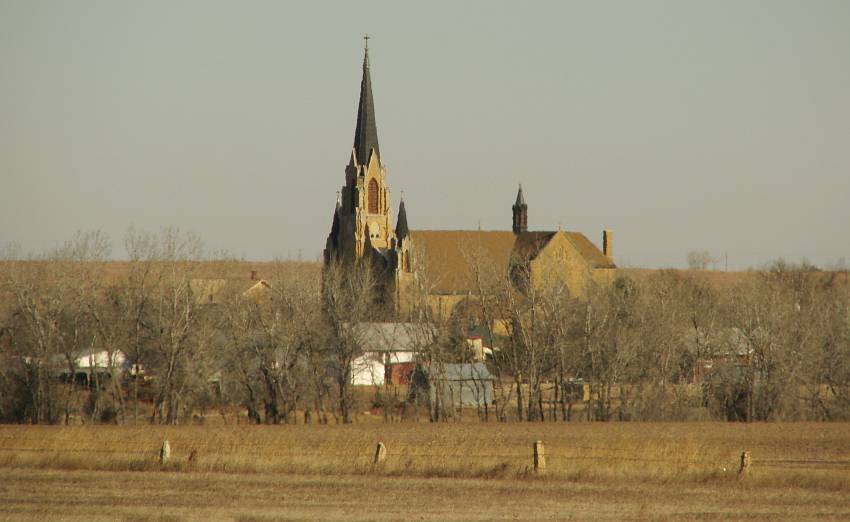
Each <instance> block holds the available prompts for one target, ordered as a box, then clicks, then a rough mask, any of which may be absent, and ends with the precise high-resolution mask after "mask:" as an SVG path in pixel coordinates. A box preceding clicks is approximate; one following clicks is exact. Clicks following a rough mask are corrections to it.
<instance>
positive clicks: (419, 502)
mask: <svg viewBox="0 0 850 522" xmlns="http://www.w3.org/2000/svg"><path fill="white" fill-rule="evenodd" d="M164 439H168V440H169V441H170V444H171V448H172V460H171V462H170V463H168V464H167V465H165V466H160V464H159V463H158V462H157V453H158V450H159V447H160V445H161V443H162V441H163V440H164ZM535 440H542V441H543V442H544V445H545V454H546V464H547V466H546V471H545V474H542V475H541V474H534V473H533V472H532V471H531V467H532V443H533V442H534V441H535ZM378 441H382V442H384V443H385V444H386V447H387V459H386V461H385V462H384V464H383V465H382V466H379V467H378V468H373V466H372V457H373V455H374V451H375V446H376V443H377V442H378ZM192 450H195V451H196V452H197V454H198V458H197V461H196V462H194V463H191V464H190V463H189V462H188V457H189V454H190V453H191V452H192ZM742 450H747V451H749V452H750V453H751V456H752V465H751V468H750V472H749V474H748V475H747V476H746V477H744V478H739V477H738V476H737V471H738V463H739V459H740V454H741V451H742ZM0 477H2V478H0V506H2V510H1V511H0V518H2V519H9V520H11V519H31V518H46V519H55V518H64V519H87V520H91V519H104V520H114V519H132V520H177V519H207V520H217V519H224V520H227V519H230V520H273V519H275V520H276V519H292V520H315V519H324V520H348V519H352V520H397V519H399V518H410V517H415V519H417V520H494V519H511V520H517V519H518V520H553V519H566V518H574V519H595V520H599V519H606V520H623V519H632V520H638V519H640V520H644V519H681V520H730V519H744V518H746V519H748V520H780V519H797V520H799V519H815V518H817V519H819V520H832V519H834V520H841V519H845V520H846V519H848V518H850V425H848V424H841V423H830V424H826V423H824V424H809V423H795V424H780V423H776V424H725V423H675V424H673V423H671V424H654V423H610V424H607V423H570V424H556V423H538V424H528V423H510V424H497V423H491V424H451V423H446V424H430V423H404V424H383V423H371V424H370V423H359V424H354V425H347V426H341V425H330V426H303V425H299V426H250V425H239V426H216V427H212V426H179V427H164V426H136V427H134V426H95V427H87V426H75V427H55V426H3V427H0Z"/></svg>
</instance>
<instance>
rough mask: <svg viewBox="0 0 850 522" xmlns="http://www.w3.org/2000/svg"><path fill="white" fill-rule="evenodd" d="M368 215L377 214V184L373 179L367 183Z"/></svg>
mask: <svg viewBox="0 0 850 522" xmlns="http://www.w3.org/2000/svg"><path fill="white" fill-rule="evenodd" d="M368 197H369V213H370V214H377V213H378V182H377V181H375V179H374V178H372V180H371V181H370V182H369V194H368Z"/></svg>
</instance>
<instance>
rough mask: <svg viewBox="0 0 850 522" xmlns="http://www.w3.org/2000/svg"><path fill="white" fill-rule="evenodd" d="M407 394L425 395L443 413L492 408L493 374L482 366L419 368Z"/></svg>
mask: <svg viewBox="0 0 850 522" xmlns="http://www.w3.org/2000/svg"><path fill="white" fill-rule="evenodd" d="M412 381H413V382H412V384H411V389H410V394H411V396H412V397H414V398H415V397H416V396H422V395H425V392H426V391H427V394H428V395H427V396H428V399H429V400H430V401H431V404H438V403H441V404H442V405H443V407H444V408H446V409H449V408H451V409H456V408H460V407H462V406H484V405H488V404H493V402H494V400H495V393H494V388H493V381H494V379H493V374H491V373H490V370H488V369H487V365H485V364H484V363H481V362H478V363H471V364H469V363H463V364H446V363H432V364H430V365H420V366H417V367H416V370H415V371H414V373H413V378H412Z"/></svg>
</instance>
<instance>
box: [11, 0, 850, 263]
mask: <svg viewBox="0 0 850 522" xmlns="http://www.w3.org/2000/svg"><path fill="white" fill-rule="evenodd" d="M521 4H522V2H505V3H500V2H481V3H463V2H448V3H443V4H438V3H433V2H415V3H414V2H386V3H383V2H367V1H358V2H339V3H329V4H321V3H319V2H297V3H296V2H277V1H274V2H272V1H269V2H260V1H251V2H235V1H232V2H213V1H187V2H175V1H170V0H169V1H150V0H149V1H144V2H122V1H112V0H109V1H82V0H81V1H74V2H64V1H55V2H40V1H34V0H20V1H9V0H0V180H2V184H0V244H3V243H8V242H17V243H18V244H20V246H21V247H22V248H23V249H24V250H25V251H38V250H43V249H46V248H49V247H52V246H54V245H55V244H56V242H57V241H61V240H64V239H68V238H70V237H72V236H73V234H74V233H75V231H77V230H90V229H101V230H103V231H104V232H106V233H107V234H108V235H109V236H110V237H111V238H112V240H113V243H114V244H115V248H114V254H115V256H116V257H121V256H123V255H124V252H123V247H122V246H121V245H122V242H123V236H124V234H125V232H126V230H127V228H128V227H129V226H130V225H131V224H134V225H135V226H136V227H138V228H143V229H151V230H156V229H158V228H160V227H162V226H167V225H173V226H179V227H180V228H181V229H183V230H191V231H194V232H197V233H198V234H200V235H201V236H202V237H203V238H204V240H205V242H206V243H207V245H208V247H209V248H210V249H225V250H227V251H229V252H231V253H232V254H234V255H236V256H244V257H245V258H247V259H256V260H264V259H271V258H275V257H296V256H297V255H298V253H299V252H300V253H301V255H302V256H303V257H304V258H306V259H312V258H316V257H317V256H318V255H319V254H320V252H321V249H322V248H323V247H324V242H325V238H326V236H327V233H328V231H329V229H330V224H331V214H332V209H333V204H334V200H335V192H336V190H337V189H338V187H339V186H340V185H342V183H343V180H344V172H343V171H344V167H345V164H346V162H347V161H348V158H349V153H350V150H351V146H352V141H353V136H354V125H355V116H356V112H357V97H358V90H359V82H360V65H361V60H362V44H363V41H362V39H361V38H362V35H363V33H365V32H368V33H369V34H370V35H371V36H373V39H372V40H370V57H371V63H372V80H373V89H374V95H375V104H376V113H377V120H378V135H379V139H380V143H381V152H382V154H383V156H382V159H383V160H384V162H385V163H386V165H387V169H388V173H389V182H390V187H391V190H392V193H393V206H394V207H396V206H397V205H398V196H399V194H400V192H401V191H402V190H403V191H404V194H405V200H406V202H407V210H408V216H409V220H410V226H411V228H427V229H442V228H449V229H450V228H454V229H465V228H477V227H478V225H479V223H480V224H481V225H482V226H483V227H484V228H485V229H509V227H510V215H511V210H510V206H511V204H512V202H513V199H514V196H515V194H516V185H517V183H518V182H522V183H523V187H524V190H525V195H526V200H527V202H528V204H529V225H530V228H532V229H555V228H557V227H558V226H559V225H561V226H562V227H563V228H564V229H568V230H576V231H580V232H583V233H585V234H586V235H587V236H588V237H589V238H590V239H592V240H593V241H594V242H596V243H597V244H599V243H600V242H601V230H602V229H603V228H605V227H608V228H611V229H613V230H614V231H615V243H614V248H615V257H616V260H617V261H618V262H619V263H620V264H624V265H630V266H650V267H661V266H684V264H685V256H686V254H687V252H688V251H690V250H694V249H703V248H704V249H708V250H710V251H711V252H712V253H714V254H715V255H717V256H723V253H724V252H727V253H728V256H729V266H730V268H746V267H748V266H751V265H756V264H760V263H764V262H766V261H769V260H771V259H774V258H776V257H780V256H783V257H785V258H786V259H789V260H799V259H801V258H803V257H806V258H808V259H809V260H811V261H813V262H815V263H818V264H824V265H829V264H834V263H835V262H836V261H837V260H838V259H839V258H840V257H841V256H846V257H847V258H848V259H850V235H848V232H847V226H848V225H849V224H850V201H848V200H850V2H847V1H835V2H828V1H810V2H804V1H798V2H780V1H769V2H744V1H731V2H702V3H696V2H690V1H670V2H649V1H642V2H632V1H625V2H553V3H542V2H541V3H534V4H533V5H531V6H524V5H521Z"/></svg>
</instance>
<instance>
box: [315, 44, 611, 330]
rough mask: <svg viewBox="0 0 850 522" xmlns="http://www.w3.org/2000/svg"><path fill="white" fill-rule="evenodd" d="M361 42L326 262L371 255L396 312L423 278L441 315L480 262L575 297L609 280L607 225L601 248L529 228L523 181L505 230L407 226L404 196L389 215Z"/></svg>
mask: <svg viewBox="0 0 850 522" xmlns="http://www.w3.org/2000/svg"><path fill="white" fill-rule="evenodd" d="M367 38H368V37H367ZM366 42H367V45H366V48H365V51H364V56H363V77H362V79H361V81H360V102H359V105H358V108H357V123H356V126H355V131H354V146H353V147H352V149H351V156H350V158H349V161H348V165H347V166H346V168H345V184H344V185H343V186H342V189H341V190H340V191H339V192H338V193H337V201H336V207H335V209H334V214H333V224H332V225H331V231H330V234H329V235H328V238H327V242H326V246H325V251H324V263H325V265H326V266H327V265H328V264H330V263H352V262H354V261H357V260H366V261H368V262H370V263H372V264H373V265H374V266H376V267H377V268H378V269H379V270H378V271H379V273H380V274H381V278H382V281H381V287H382V289H383V292H384V294H385V296H386V298H387V299H388V300H389V301H391V302H392V303H393V305H394V307H395V309H396V310H397V311H399V312H402V311H403V310H404V309H406V308H407V307H408V304H407V303H408V300H407V298H406V292H408V291H409V289H411V288H412V287H413V283H414V282H418V283H422V282H423V281H424V282H426V284H424V285H423V284H419V285H418V287H419V288H426V289H427V290H426V292H427V296H428V301H429V304H430V306H431V307H432V309H433V310H434V311H436V312H437V313H439V314H440V315H441V316H449V315H451V314H452V313H453V311H454V309H455V308H456V307H457V306H458V305H459V304H461V303H463V302H464V301H465V300H467V299H470V298H471V296H473V295H476V294H477V293H478V292H479V290H480V287H479V285H480V277H476V276H477V275H479V274H480V266H481V265H482V264H485V263H486V265H487V266H488V267H495V268H496V269H497V270H499V271H503V272H502V273H503V274H504V275H505V276H506V277H507V276H508V275H511V274H514V273H517V272H522V273H523V274H526V277H525V278H524V279H526V280H530V281H527V282H530V283H531V284H546V281H549V280H550V278H551V277H553V276H554V277H558V278H559V280H560V281H562V282H564V283H565V284H566V286H567V288H568V289H569V292H570V294H571V295H572V296H573V297H575V298H578V299H581V298H582V297H584V296H585V295H586V293H587V291H588V289H589V288H590V286H591V285H608V284H610V283H611V281H613V279H614V276H615V271H616V265H615V264H614V259H613V244H612V241H613V236H612V233H611V231H610V230H605V231H603V233H602V249H601V250H600V249H599V248H598V247H597V246H596V245H595V244H593V242H591V241H590V240H589V239H588V238H587V237H585V236H584V235H583V234H581V233H579V232H567V231H562V230H557V231H529V230H528V204H527V203H526V201H525V196H524V194H523V191H522V186H520V187H519V189H518V191H517V194H516V200H515V201H514V203H513V205H512V206H510V210H511V214H510V216H511V229H510V230H416V229H411V228H410V226H409V223H408V216H407V209H406V208H405V205H404V201H403V200H402V201H400V202H399V207H398V218H397V219H396V220H395V223H393V212H392V207H391V202H390V189H389V183H388V180H387V171H386V168H385V166H384V164H383V163H382V162H381V150H380V147H379V146H378V127H377V122H376V119H375V102H374V99H373V98H372V80H371V76H370V72H369V68H370V64H369V47H368V39H367V40H366ZM507 207H508V205H506V211H507ZM506 221H507V212H506ZM511 279H512V280H514V279H515V278H513V277H512V278H511Z"/></svg>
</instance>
